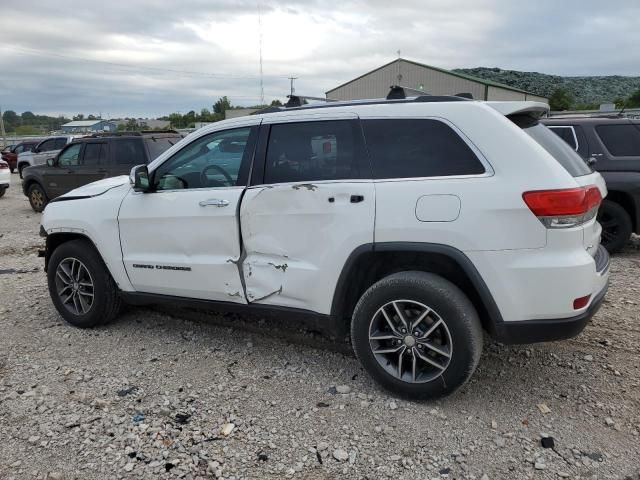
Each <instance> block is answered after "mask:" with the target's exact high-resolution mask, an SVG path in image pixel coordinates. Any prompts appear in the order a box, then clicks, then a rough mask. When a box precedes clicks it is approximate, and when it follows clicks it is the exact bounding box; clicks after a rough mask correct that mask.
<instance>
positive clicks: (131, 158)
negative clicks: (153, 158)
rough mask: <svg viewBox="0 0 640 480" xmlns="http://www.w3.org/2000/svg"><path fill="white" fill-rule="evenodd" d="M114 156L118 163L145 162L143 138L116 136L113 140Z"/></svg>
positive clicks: (134, 163)
mask: <svg viewBox="0 0 640 480" xmlns="http://www.w3.org/2000/svg"><path fill="white" fill-rule="evenodd" d="M113 158H114V159H115V163H117V164H118V165H140V164H142V163H145V159H146V157H145V154H144V146H143V145H142V138H116V139H115V140H114V141H113Z"/></svg>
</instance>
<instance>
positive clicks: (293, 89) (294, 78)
mask: <svg viewBox="0 0 640 480" xmlns="http://www.w3.org/2000/svg"><path fill="white" fill-rule="evenodd" d="M297 79H298V77H289V80H291V95H293V93H294V92H295V91H296V89H295V88H293V81H294V80H297Z"/></svg>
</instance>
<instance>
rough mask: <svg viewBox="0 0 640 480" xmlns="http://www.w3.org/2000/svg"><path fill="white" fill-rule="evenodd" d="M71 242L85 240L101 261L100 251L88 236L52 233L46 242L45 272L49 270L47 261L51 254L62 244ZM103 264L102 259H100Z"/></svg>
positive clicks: (76, 233) (77, 233)
mask: <svg viewBox="0 0 640 480" xmlns="http://www.w3.org/2000/svg"><path fill="white" fill-rule="evenodd" d="M72 240H86V241H87V242H89V243H90V244H91V246H92V247H93V248H94V250H95V251H96V252H97V253H98V256H99V257H100V258H101V259H102V255H101V254H100V250H98V247H97V246H96V244H95V242H94V241H93V240H91V238H89V236H88V235H86V234H84V233H79V232H64V231H62V232H54V233H50V234H48V235H47V240H46V249H45V254H44V270H45V272H46V271H47V270H48V268H49V259H50V258H51V255H53V252H54V251H55V250H56V249H57V248H58V247H59V246H60V245H62V244H64V243H67V242H70V241H72ZM102 262H103V263H104V259H102Z"/></svg>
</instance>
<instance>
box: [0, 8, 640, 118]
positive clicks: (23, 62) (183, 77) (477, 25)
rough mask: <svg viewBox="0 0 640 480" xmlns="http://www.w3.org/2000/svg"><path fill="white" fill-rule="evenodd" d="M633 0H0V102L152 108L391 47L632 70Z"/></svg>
mask: <svg viewBox="0 0 640 480" xmlns="http://www.w3.org/2000/svg"><path fill="white" fill-rule="evenodd" d="M639 18H640V1H639V0H608V1H602V0H536V1H534V2H531V1H525V0H406V1H405V0H396V1H391V2H390V1H388V0H369V1H364V0H359V1H358V0H355V1H354V0H342V1H340V2H328V1H319V0H318V1H313V0H310V1H303V0H300V1H295V0H291V1H276V0H274V1H266V0H264V1H261V0H254V1H244V0H238V1H230V0H179V1H171V2H168V1H164V0H126V1H124V0H111V1H106V2H104V1H103V2H87V1H86V0H82V1H76V0H68V1H67V0H57V1H55V2H54V1H51V0H0V108H2V109H3V110H15V111H16V112H18V113H21V112H24V111H32V112H35V113H39V114H51V115H59V114H63V115H66V116H70V115H74V114H77V113H84V114H85V115H87V114H102V116H103V117H104V118H106V117H110V118H116V117H124V116H132V117H156V116H162V115H166V114H169V113H171V112H181V113H186V112H188V111H189V110H195V111H196V112H198V111H200V110H201V109H202V108H208V109H211V108H212V105H213V103H214V102H215V101H216V100H217V99H218V98H219V97H221V96H222V95H227V96H228V97H229V99H230V100H231V102H232V104H233V105H254V104H257V103H260V98H261V93H260V92H261V90H260V65H259V52H260V38H262V57H263V77H262V78H263V85H264V86H263V89H264V99H265V101H266V102H267V103H268V102H270V101H271V100H273V99H276V98H277V99H280V100H286V95H287V93H289V86H290V81H289V79H288V78H287V77H292V76H293V77H297V79H296V80H295V81H294V86H295V89H296V91H297V92H298V93H300V94H305V95H316V96H324V92H326V91H327V90H329V89H331V88H333V87H335V86H337V85H339V84H341V83H344V82H346V81H348V80H350V79H353V78H355V77H357V76H359V75H361V74H363V73H365V72H367V71H369V70H372V69H374V68H376V67H379V66H381V65H383V64H385V63H388V62H390V61H392V60H394V59H395V58H397V56H398V53H397V52H398V50H399V51H400V52H401V56H402V57H403V58H407V59H410V60H415V61H418V62H421V63H426V64H429V65H434V66H437V67H441V68H471V67H478V66H485V67H499V68H503V69H513V70H524V71H538V72H543V73H551V74H557V75H570V76H577V75H634V76H635V75H640V29H638V28H637V26H638V23H637V22H638V19H639Z"/></svg>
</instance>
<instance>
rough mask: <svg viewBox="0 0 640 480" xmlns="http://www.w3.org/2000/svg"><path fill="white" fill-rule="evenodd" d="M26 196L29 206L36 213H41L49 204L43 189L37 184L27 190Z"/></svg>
mask: <svg viewBox="0 0 640 480" xmlns="http://www.w3.org/2000/svg"><path fill="white" fill-rule="evenodd" d="M27 196H28V198H29V204H30V205H31V208H33V210H34V211H36V212H42V211H43V210H44V207H46V206H47V203H49V197H47V194H46V192H45V191H44V188H42V187H41V186H40V184H39V183H33V184H31V185H30V186H29V189H28V190H27Z"/></svg>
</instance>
